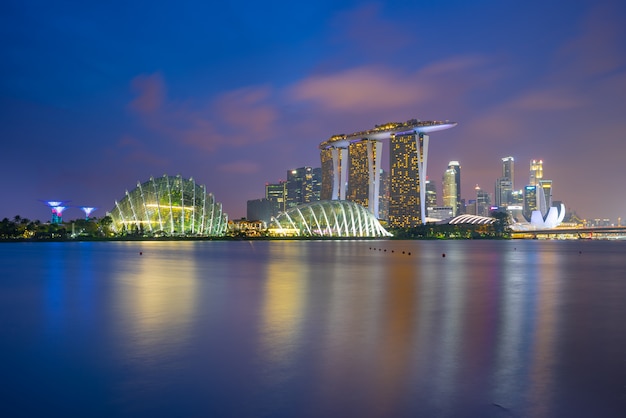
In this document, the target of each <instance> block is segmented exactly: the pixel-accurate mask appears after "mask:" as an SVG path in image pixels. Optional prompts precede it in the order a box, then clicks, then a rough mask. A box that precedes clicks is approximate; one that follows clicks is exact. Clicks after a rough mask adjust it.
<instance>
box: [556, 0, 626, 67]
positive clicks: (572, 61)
mask: <svg viewBox="0 0 626 418" xmlns="http://www.w3.org/2000/svg"><path fill="white" fill-rule="evenodd" d="M614 8H615V5H614V4H612V2H598V3H597V4H595V5H594V7H593V8H592V9H591V11H590V13H588V15H587V18H586V20H585V21H584V22H583V24H582V25H581V27H580V34H579V36H578V37H577V38H575V39H573V40H572V41H571V42H569V43H568V44H567V45H565V46H564V47H563V48H562V50H561V51H559V53H558V54H557V64H558V65H559V66H560V67H562V69H563V70H564V71H562V72H559V77H563V76H564V75H571V74H574V75H577V76H582V77H593V76H598V75H605V74H608V73H610V72H612V71H614V70H617V69H619V68H621V67H623V66H624V65H625V64H626V59H625V58H626V57H625V55H624V48H625V47H626V45H625V43H624V39H626V28H625V27H624V22H622V21H621V20H620V19H619V16H620V13H619V12H616V10H614Z"/></svg>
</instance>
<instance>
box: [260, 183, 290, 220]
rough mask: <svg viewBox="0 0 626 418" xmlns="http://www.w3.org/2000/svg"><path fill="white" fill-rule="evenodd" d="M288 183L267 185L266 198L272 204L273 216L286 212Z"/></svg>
mask: <svg viewBox="0 0 626 418" xmlns="http://www.w3.org/2000/svg"><path fill="white" fill-rule="evenodd" d="M286 186H287V183H286V182H284V181H279V182H278V183H275V184H270V183H267V184H265V198H266V199H267V200H269V201H270V202H271V209H272V216H277V215H278V214H279V213H280V212H284V211H285V209H286V207H285V196H286V194H287V187H286Z"/></svg>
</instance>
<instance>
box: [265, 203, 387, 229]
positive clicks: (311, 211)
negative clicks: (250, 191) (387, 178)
mask: <svg viewBox="0 0 626 418" xmlns="http://www.w3.org/2000/svg"><path fill="white" fill-rule="evenodd" d="M270 228H272V229H273V230H274V232H275V233H277V234H280V235H294V236H304V237H354V238H366V237H389V236H391V234H390V233H389V232H387V231H386V230H385V228H383V227H382V226H381V224H380V222H378V219H376V217H375V216H374V215H372V214H371V213H370V212H369V211H368V210H367V209H365V208H364V207H363V206H361V205H359V204H357V203H354V202H349V201H347V200H322V201H318V202H313V203H307V204H304V205H300V206H297V207H295V208H292V209H289V210H288V211H286V212H283V213H281V214H280V215H278V217H276V218H272V223H271V226H270Z"/></svg>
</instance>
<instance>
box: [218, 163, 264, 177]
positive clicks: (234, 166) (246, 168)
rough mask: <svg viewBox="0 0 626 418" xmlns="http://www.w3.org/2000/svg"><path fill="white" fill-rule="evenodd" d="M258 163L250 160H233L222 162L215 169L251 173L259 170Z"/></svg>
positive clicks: (226, 171)
mask: <svg viewBox="0 0 626 418" xmlns="http://www.w3.org/2000/svg"><path fill="white" fill-rule="evenodd" d="M259 168H260V167H259V164H258V163H255V162H252V161H234V162H232V163H228V164H222V165H220V166H218V167H217V169H218V170H219V171H221V172H224V173H236V174H251V173H256V172H258V171H259Z"/></svg>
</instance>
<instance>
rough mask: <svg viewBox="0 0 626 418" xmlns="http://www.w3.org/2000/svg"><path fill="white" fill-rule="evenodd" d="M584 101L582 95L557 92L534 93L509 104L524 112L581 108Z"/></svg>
mask: <svg viewBox="0 0 626 418" xmlns="http://www.w3.org/2000/svg"><path fill="white" fill-rule="evenodd" d="M583 104H584V100H583V99H582V98H581V96H580V95H572V94H571V93H568V92H563V91H557V90H544V91H532V92H529V93H526V94H524V95H522V96H520V97H519V98H517V99H514V100H513V101H511V103H510V104H509V106H510V107H512V108H517V109H522V110H537V111H542V110H566V109H573V108H577V107H581V106H582V105H583Z"/></svg>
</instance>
